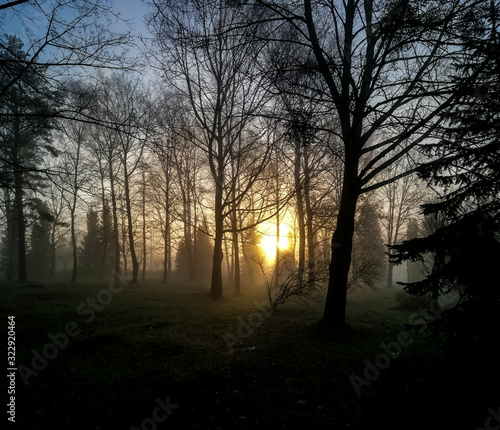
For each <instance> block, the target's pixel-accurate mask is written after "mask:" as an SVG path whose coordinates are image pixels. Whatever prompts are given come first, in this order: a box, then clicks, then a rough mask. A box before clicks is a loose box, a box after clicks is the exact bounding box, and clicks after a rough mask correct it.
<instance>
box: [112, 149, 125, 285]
mask: <svg viewBox="0 0 500 430" xmlns="http://www.w3.org/2000/svg"><path fill="white" fill-rule="evenodd" d="M108 164H109V183H110V188H111V208H112V211H113V229H114V237H113V239H114V242H115V264H114V266H115V268H114V272H115V273H114V276H118V275H119V273H120V239H119V237H118V234H119V233H118V232H119V229H118V208H117V205H116V191H115V174H114V172H113V157H112V154H109V156H108ZM126 275H127V273H126V272H125V276H126Z"/></svg>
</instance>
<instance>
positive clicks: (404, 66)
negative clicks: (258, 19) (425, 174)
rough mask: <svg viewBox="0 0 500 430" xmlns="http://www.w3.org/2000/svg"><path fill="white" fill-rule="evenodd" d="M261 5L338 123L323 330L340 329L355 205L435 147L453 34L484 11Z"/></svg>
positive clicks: (377, 4) (372, 4)
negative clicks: (286, 29)
mask: <svg viewBox="0 0 500 430" xmlns="http://www.w3.org/2000/svg"><path fill="white" fill-rule="evenodd" d="M258 3H259V4H261V5H262V6H263V7H265V8H266V9H268V10H270V11H272V12H273V13H274V17H275V18H277V19H281V20H284V21H286V22H288V23H291V24H292V25H293V26H294V28H295V29H296V32H297V33H298V34H300V39H299V40H298V43H299V44H300V45H301V46H304V45H305V46H308V47H309V49H310V50H311V52H312V53H313V54H314V58H315V63H314V65H313V67H314V68H315V69H316V70H317V73H318V74H319V76H320V77H321V79H322V80H323V81H324V83H325V85H326V87H325V88H326V89H327V90H326V91H324V92H321V93H320V94H318V96H317V97H318V98H319V99H321V100H322V102H323V103H324V104H325V105H327V104H329V105H330V106H331V108H332V109H334V110H335V112H336V113H337V115H338V127H331V132H332V133H334V134H336V135H337V136H338V138H339V140H340V141H341V142H342V143H343V146H344V151H343V153H344V172H343V185H342V196H341V200H340V206H339V211H338V216H337V223H336V230H335V233H334V234H333V237H332V261H331V265H330V278H329V288H328V294H327V300H326V304H325V313H324V320H325V321H326V322H328V323H331V324H339V325H343V324H344V323H345V312H346V291H347V285H348V273H349V267H350V264H351V251H352V239H353V232H354V219H355V213H356V206H357V201H358V197H359V196H360V195H361V194H363V193H365V192H368V191H371V190H374V189H376V188H379V187H381V186H383V185H386V184H387V183H389V182H392V181H393V180H395V179H397V178H398V177H402V176H405V175H407V174H409V173H411V171H409V172H404V173H402V174H400V175H397V176H395V177H393V178H390V179H385V180H379V175H380V174H381V173H382V172H383V171H384V170H385V169H386V168H387V167H389V166H391V165H392V164H394V163H395V162H397V161H398V160H399V159H401V158H403V157H404V156H405V155H406V154H407V153H408V152H409V151H411V150H412V148H415V147H416V146H417V145H419V144H421V143H424V142H425V141H426V140H427V139H428V138H431V137H433V133H434V132H435V130H436V127H437V125H438V124H439V123H440V121H441V117H440V114H441V113H443V112H445V111H446V110H447V109H448V108H449V106H450V105H451V103H452V101H453V95H452V94H451V91H450V87H451V85H450V78H449V76H448V75H447V73H446V68H447V67H448V66H450V65H451V64H452V63H453V61H455V60H457V59H459V58H460V55H461V53H462V48H461V47H460V46H459V45H458V44H457V34H458V33H459V32H460V31H462V29H463V28H464V27H463V26H462V24H463V23H464V22H466V20H468V19H469V18H470V17H469V18H466V16H467V12H468V11H470V10H471V8H474V7H475V6H477V5H479V4H480V3H481V2H480V1H474V0H471V1H461V0H454V1H450V2H446V3H443V2H439V1H436V2H434V1H430V2H426V3H425V4H424V3H421V2H413V1H389V2H387V1H374V0H367V1H360V0H346V1H344V2H342V3H341V2H337V1H336V0H326V1H321V2H312V1H311V0H303V1H299V2H293V3H291V4H287V3H283V2H281V1H263V0H262V1H261V0H259V1H258ZM320 89H321V88H320ZM382 131H385V132H388V133H386V134H385V135H383V133H381V132H382ZM364 161H366V162H364Z"/></svg>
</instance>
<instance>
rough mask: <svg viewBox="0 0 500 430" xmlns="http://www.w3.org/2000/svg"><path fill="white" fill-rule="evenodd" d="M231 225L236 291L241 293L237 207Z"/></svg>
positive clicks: (234, 209) (238, 293) (232, 215)
mask: <svg viewBox="0 0 500 430" xmlns="http://www.w3.org/2000/svg"><path fill="white" fill-rule="evenodd" d="M231 227H232V230H233V231H232V235H233V254H234V293H235V294H237V295H240V294H241V277H240V276H241V275H240V247H239V243H238V222H237V217H236V207H235V208H233V211H232V214H231Z"/></svg>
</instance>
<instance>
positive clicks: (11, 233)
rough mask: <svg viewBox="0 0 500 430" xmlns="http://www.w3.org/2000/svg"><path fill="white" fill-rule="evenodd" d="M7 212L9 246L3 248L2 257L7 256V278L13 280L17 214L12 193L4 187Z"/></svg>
mask: <svg viewBox="0 0 500 430" xmlns="http://www.w3.org/2000/svg"><path fill="white" fill-rule="evenodd" d="M4 195H5V213H6V216H7V246H6V248H5V249H4V250H2V257H4V258H5V260H6V264H5V280H6V281H12V279H13V277H14V254H15V253H14V252H13V250H14V249H15V248H16V232H15V228H17V227H16V215H15V213H13V212H14V208H13V207H12V201H11V194H10V190H9V189H8V188H5V189H4Z"/></svg>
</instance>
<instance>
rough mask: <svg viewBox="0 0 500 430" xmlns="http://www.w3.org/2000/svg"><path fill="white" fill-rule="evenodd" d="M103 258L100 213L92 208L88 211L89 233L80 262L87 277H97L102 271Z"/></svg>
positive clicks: (82, 249)
mask: <svg viewBox="0 0 500 430" xmlns="http://www.w3.org/2000/svg"><path fill="white" fill-rule="evenodd" d="M101 259H102V240H101V226H100V225H99V214H98V213H97V212H96V211H95V210H94V209H90V210H89V212H88V213H87V234H86V235H85V237H84V238H83V243H82V246H81V249H80V264H81V267H82V271H83V273H84V274H85V276H86V277H90V278H91V277H96V276H97V275H98V274H99V273H100V272H99V271H100V268H101Z"/></svg>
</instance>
